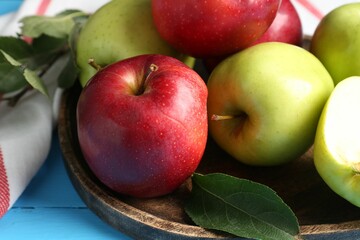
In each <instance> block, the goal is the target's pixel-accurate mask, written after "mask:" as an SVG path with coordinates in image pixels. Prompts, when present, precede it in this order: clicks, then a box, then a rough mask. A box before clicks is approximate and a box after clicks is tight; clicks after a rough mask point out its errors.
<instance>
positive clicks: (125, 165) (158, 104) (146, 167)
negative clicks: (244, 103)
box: [77, 55, 208, 197]
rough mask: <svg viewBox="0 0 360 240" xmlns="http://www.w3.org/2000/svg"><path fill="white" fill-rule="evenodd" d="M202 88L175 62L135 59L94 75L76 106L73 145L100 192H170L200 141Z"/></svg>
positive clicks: (192, 162)
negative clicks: (100, 185) (104, 188)
mask: <svg viewBox="0 0 360 240" xmlns="http://www.w3.org/2000/svg"><path fill="white" fill-rule="evenodd" d="M206 102H207V87H206V85H205V83H204V81H203V79H202V78H201V77H200V76H199V75H198V74H197V73H196V72H195V71H194V70H192V69H191V68H189V67H188V66H186V65H185V64H183V63H182V62H180V61H179V60H177V59H174V58H172V57H168V56H164V55H140V56H136V57H133V58H129V59H125V60H123V61H119V62H116V63H114V64H111V65H109V66H108V67H105V68H103V69H102V70H100V71H99V72H98V73H96V75H95V76H94V77H93V78H91V80H90V81H89V83H88V84H87V85H86V86H85V87H84V89H83V90H82V92H81V94H80V97H79V101H78V105H77V124H78V125H77V127H78V138H79V143H80V146H81V150H82V153H83V155H84V158H85V160H86V162H87V163H88V165H89V167H90V169H91V170H92V171H93V172H94V174H95V175H96V177H97V178H98V179H99V180H100V181H101V182H103V183H104V184H105V185H106V186H108V187H109V188H111V189H113V190H114V191H116V192H119V193H122V194H126V195H131V196H135V197H155V196H161V195H164V194H167V193H170V192H172V191H173V190H175V189H176V188H177V187H178V186H179V185H181V184H182V183H183V182H184V181H185V180H186V179H187V178H188V177H190V176H191V174H192V173H193V172H194V171H195V169H196V167H197V166H198V164H199V162H200V160H201V158H202V155H203V153H204V150H205V145H206V141H207V134H208V132H207V130H208V125H207V108H206Z"/></svg>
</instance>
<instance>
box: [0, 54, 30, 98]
mask: <svg viewBox="0 0 360 240" xmlns="http://www.w3.org/2000/svg"><path fill="white" fill-rule="evenodd" d="M9 59H10V61H9ZM23 74H24V68H23V66H21V64H19V63H18V62H16V61H15V60H13V58H11V57H10V55H8V54H6V53H5V52H4V51H2V50H0V93H9V92H13V91H17V90H19V89H21V88H23V87H24V86H25V85H26V84H27V82H26V79H25V77H24V75H23Z"/></svg>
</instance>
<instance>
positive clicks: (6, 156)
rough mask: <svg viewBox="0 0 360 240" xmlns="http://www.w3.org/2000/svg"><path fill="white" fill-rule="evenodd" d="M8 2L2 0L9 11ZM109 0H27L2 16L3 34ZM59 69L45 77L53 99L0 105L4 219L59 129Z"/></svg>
mask: <svg viewBox="0 0 360 240" xmlns="http://www.w3.org/2000/svg"><path fill="white" fill-rule="evenodd" d="M6 2H7V1H2V0H0V8H2V9H5V7H4V6H5V3H6ZM105 2H107V0H101V1H99V0H97V1H87V0H76V1H74V0H61V1H60V0H24V1H23V2H22V4H21V5H20V7H19V9H18V10H17V11H15V12H9V13H6V14H5V15H1V16H0V35H1V36H14V35H15V34H16V33H18V32H19V27H20V26H19V20H20V19H21V18H23V17H25V16H29V15H49V16H52V15H55V14H57V13H59V12H61V11H63V10H65V9H80V10H83V11H86V12H93V11H95V10H96V9H97V8H98V7H100V6H101V5H102V4H104V3H105ZM54 71H56V69H52V70H50V71H49V73H48V74H47V75H46V76H44V78H47V80H46V81H47V82H50V85H49V90H50V91H49V94H50V96H51V97H52V98H51V100H49V98H47V97H45V96H43V95H42V94H40V93H37V92H31V93H29V94H28V95H26V96H25V97H23V98H22V99H21V100H20V101H19V102H18V103H17V105H16V106H15V107H8V106H7V104H6V103H4V102H0V217H1V216H3V215H4V214H5V213H6V212H7V210H8V209H9V208H10V207H11V206H12V205H13V204H14V202H15V201H16V200H17V199H18V197H19V196H20V195H21V193H22V192H23V191H24V189H25V188H26V186H27V185H28V183H29V182H30V180H31V179H32V178H33V176H34V175H35V174H36V172H37V171H38V170H39V168H40V167H41V165H42V164H43V162H44V160H45V159H46V157H47V155H48V152H49V150H50V146H51V135H52V130H53V129H54V127H55V126H56V114H57V109H58V104H57V103H58V102H59V101H58V98H57V97H56V94H55V93H56V92H57V91H56V81H55V80H52V79H51V75H52V74H54Z"/></svg>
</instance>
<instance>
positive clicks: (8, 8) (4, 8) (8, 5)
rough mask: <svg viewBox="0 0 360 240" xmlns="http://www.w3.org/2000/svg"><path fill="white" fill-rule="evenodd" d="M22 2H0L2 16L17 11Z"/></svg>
mask: <svg viewBox="0 0 360 240" xmlns="http://www.w3.org/2000/svg"><path fill="white" fill-rule="evenodd" d="M21 3H22V0H0V15H2V14H6V13H9V12H14V11H16V10H17V9H18V8H19V7H20V5H21Z"/></svg>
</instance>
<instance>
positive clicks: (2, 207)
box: [0, 146, 10, 217]
mask: <svg viewBox="0 0 360 240" xmlns="http://www.w3.org/2000/svg"><path fill="white" fill-rule="evenodd" d="M9 205H10V190H9V183H8V179H7V175H6V169H5V164H4V158H3V154H2V150H1V146H0V217H1V216H3V215H4V214H5V213H6V211H7V210H8V209H9Z"/></svg>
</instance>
